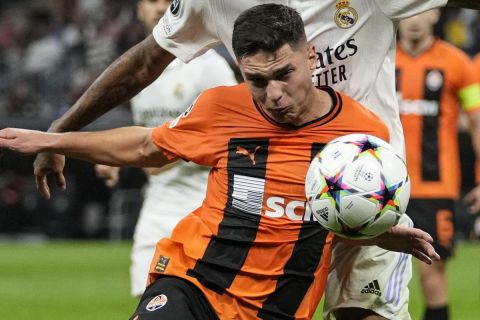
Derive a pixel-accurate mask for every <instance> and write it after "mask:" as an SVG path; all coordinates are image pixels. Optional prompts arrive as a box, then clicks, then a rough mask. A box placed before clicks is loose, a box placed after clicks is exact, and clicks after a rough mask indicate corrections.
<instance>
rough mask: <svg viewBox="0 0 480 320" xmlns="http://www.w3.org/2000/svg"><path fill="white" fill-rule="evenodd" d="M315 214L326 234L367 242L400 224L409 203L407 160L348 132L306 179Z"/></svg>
mask: <svg viewBox="0 0 480 320" xmlns="http://www.w3.org/2000/svg"><path fill="white" fill-rule="evenodd" d="M305 194H306V197H307V202H308V204H309V206H310V209H311V211H312V214H313V215H314V217H315V218H316V220H317V221H318V222H319V223H320V224H321V225H322V226H323V227H324V228H326V229H327V230H330V231H332V232H334V233H335V234H337V235H339V236H342V237H345V238H350V239H367V238H372V237H375V236H377V235H380V234H382V233H383V232H385V231H387V230H388V229H389V228H390V227H393V226H394V225H396V224H397V223H398V221H399V219H400V217H401V215H402V214H403V213H405V210H406V208H407V205H408V200H409V198H410V179H409V177H408V173H407V168H406V165H405V162H404V161H403V159H402V158H401V157H400V156H399V155H398V154H397V153H396V152H395V151H394V150H393V148H392V147H391V146H390V145H389V144H388V143H386V142H385V141H383V140H381V139H379V138H376V137H374V136H370V135H366V134H350V135H346V136H342V137H340V138H337V139H335V140H332V141H331V142H329V143H328V144H327V145H326V146H325V147H324V148H323V149H322V151H321V152H319V153H318V154H317V155H316V156H315V158H314V159H313V160H312V162H311V164H310V167H309V169H308V172H307V176H306V179H305Z"/></svg>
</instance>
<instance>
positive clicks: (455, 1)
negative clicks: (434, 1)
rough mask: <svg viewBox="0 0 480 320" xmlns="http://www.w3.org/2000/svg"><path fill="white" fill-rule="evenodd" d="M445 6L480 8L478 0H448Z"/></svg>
mask: <svg viewBox="0 0 480 320" xmlns="http://www.w3.org/2000/svg"><path fill="white" fill-rule="evenodd" d="M447 7H457V8H465V9H476V10H480V1H478V0H448V2H447Z"/></svg>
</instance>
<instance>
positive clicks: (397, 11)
mask: <svg viewBox="0 0 480 320" xmlns="http://www.w3.org/2000/svg"><path fill="white" fill-rule="evenodd" d="M263 2H264V1H260V0H248V1H247V0H245V1H231V0H221V1H208V0H175V1H174V2H173V3H172V5H171V6H170V9H169V10H168V12H167V13H166V14H165V16H164V17H163V18H162V19H161V20H160V21H159V23H158V25H157V26H156V27H155V29H154V30H153V33H152V35H151V36H149V37H147V38H146V39H145V40H144V41H142V42H141V43H139V44H138V45H136V46H135V47H133V48H132V49H130V50H129V51H127V52H126V53H125V54H124V55H122V56H121V57H120V58H119V59H117V61H116V62H114V63H113V64H112V65H111V66H110V67H109V68H108V69H107V70H106V71H105V72H104V73H103V74H102V75H101V76H100V77H99V78H98V79H97V80H96V81H95V82H94V83H93V84H92V86H91V87H90V88H89V89H88V90H87V91H86V92H85V93H84V95H82V97H81V98H80V99H79V100H78V101H77V102H76V103H75V104H74V105H73V106H72V108H71V109H70V110H69V111H68V112H67V113H66V114H64V115H63V116H62V117H61V118H60V119H58V120H56V121H54V123H53V124H52V126H51V127H50V131H53V132H62V131H72V130H78V129H79V128H82V127H83V126H85V125H86V124H88V123H90V122H91V121H93V120H94V119H95V118H97V117H98V116H99V115H101V114H103V113H105V112H106V111H108V110H109V109H111V108H113V107H114V106H116V105H118V104H119V103H120V102H122V101H124V100H126V99H129V98H131V97H133V96H134V95H135V94H136V93H138V92H139V91H140V90H141V89H142V88H143V87H145V86H146V85H148V84H149V83H150V82H152V81H153V80H154V79H156V78H157V77H158V75H159V74H160V73H161V72H162V70H163V69H164V68H165V66H166V65H167V64H168V63H169V62H170V61H171V60H172V59H173V58H174V56H177V57H179V58H180V59H182V60H183V61H189V60H190V59H192V58H193V57H196V56H199V55H201V54H202V53H203V52H205V51H206V50H207V49H209V48H211V47H214V46H216V45H218V44H220V43H222V42H223V44H225V46H226V47H227V48H228V50H229V51H230V53H232V54H233V50H232V45H231V37H232V30H233V21H234V20H235V18H236V17H237V16H238V15H239V14H240V13H241V12H242V11H244V10H245V9H248V8H250V7H252V6H254V5H256V4H259V3H263ZM275 2H276V3H283V4H288V5H290V6H292V7H293V8H295V9H297V10H298V11H299V12H300V14H301V16H302V19H303V21H305V28H306V33H307V39H308V40H309V41H311V42H312V43H313V44H314V45H315V48H316V55H317V62H316V66H315V70H314V71H313V73H312V78H311V79H312V80H313V81H314V83H315V84H317V85H330V86H332V87H334V88H335V89H336V90H339V91H344V92H346V93H347V94H349V95H350V96H351V97H353V98H354V99H356V100H357V101H359V102H360V103H362V104H363V105H365V106H367V107H368V108H371V109H372V110H373V111H374V112H375V113H376V114H377V115H378V116H379V117H380V118H381V119H382V120H383V121H385V122H386V123H387V126H388V128H389V133H390V137H391V143H392V145H393V146H394V147H395V148H396V149H397V151H398V152H400V153H403V152H404V143H403V136H402V128H401V123H400V117H399V115H398V104H397V101H396V93H395V82H394V74H395V73H394V72H395V64H394V61H395V43H396V41H395V34H396V29H397V25H398V22H399V21H400V20H401V19H403V18H406V17H409V16H412V15H415V14H418V13H420V12H423V11H425V10H428V9H431V8H434V7H439V6H443V5H446V4H447V0H428V1H427V0H402V1H392V0H389V1H385V0H384V1H378V0H376V1H361V0H350V1H349V0H324V1H317V0H293V1H291V0H277V1H275ZM448 4H449V5H459V6H464V7H471V8H476V9H480V2H479V1H476V0H470V1H469V0H449V1H448ZM63 167H64V158H63V157H61V156H59V155H51V154H42V155H39V156H38V157H37V159H36V161H35V168H34V173H35V176H36V181H37V186H38V189H39V191H40V192H41V194H42V195H44V196H45V197H47V198H48V197H50V188H49V186H48V183H47V176H48V175H49V174H52V175H53V176H54V177H55V180H56V181H57V184H58V185H59V186H60V187H61V188H65V179H64V176H63V173H62V172H63ZM405 223H406V222H405ZM342 258H347V260H348V263H349V264H350V267H349V268H348V269H345V270H348V272H343V273H342V272H341V270H340V269H339V268H337V266H339V265H346V262H345V261H344V262H342V263H336V261H337V259H338V261H340V260H342ZM333 260H334V261H333V263H332V276H331V278H332V281H329V284H331V286H329V287H328V288H327V290H326V303H325V309H326V314H327V317H328V314H332V317H333V316H334V315H333V313H334V312H336V310H337V309H338V308H341V309H345V308H355V309H347V310H346V313H347V314H349V315H351V314H354V313H357V312H359V313H360V318H362V317H364V314H365V311H364V310H363V309H368V310H372V311H371V313H372V316H375V315H381V316H383V317H385V318H392V317H393V315H394V314H398V313H399V310H400V309H404V310H405V309H406V308H407V301H405V299H407V298H408V287H407V284H408V281H409V279H410V277H411V263H410V256H406V257H404V256H402V255H401V254H398V253H392V252H385V251H384V250H381V249H380V248H378V247H375V246H369V247H357V246H351V245H346V244H344V243H342V242H338V243H335V252H334V254H333ZM372 260H375V261H380V262H379V263H377V264H376V266H377V267H378V270H377V271H372V266H371V265H370V264H369V261H372ZM404 265H405V268H403V266H404ZM386 266H388V267H386ZM398 268H400V270H404V272H403V274H404V276H403V277H402V281H399V282H398V286H397V288H398V289H397V290H395V294H394V295H395V297H396V296H401V301H397V300H396V299H393V300H391V301H386V300H385V297H386V295H385V294H383V295H375V294H364V293H362V289H363V288H364V287H365V286H366V285H369V284H370V283H372V282H373V281H374V280H377V282H379V287H380V290H379V291H382V292H385V291H388V286H389V280H388V279H389V278H391V277H394V274H397V273H398ZM351 270H355V272H351ZM367 270H368V271H367ZM389 272H393V273H391V274H389ZM376 274H381V275H382V279H383V281H382V279H377V278H376V277H373V275H376ZM367 276H368V278H366V277H367ZM338 288H341V289H342V291H339V289H338ZM344 288H348V289H344ZM358 308H360V309H358Z"/></svg>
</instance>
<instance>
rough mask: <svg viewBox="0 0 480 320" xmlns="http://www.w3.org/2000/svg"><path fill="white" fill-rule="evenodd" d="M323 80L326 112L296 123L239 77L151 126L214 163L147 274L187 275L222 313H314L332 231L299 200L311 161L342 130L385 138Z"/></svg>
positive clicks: (181, 149)
mask: <svg viewBox="0 0 480 320" xmlns="http://www.w3.org/2000/svg"><path fill="white" fill-rule="evenodd" d="M322 90H326V91H327V92H329V94H330V95H331V96H332V98H333V100H334V101H335V104H334V105H333V106H332V108H331V110H330V112H329V113H328V114H327V115H325V116H324V117H322V118H320V119H318V120H316V121H312V122H311V123H308V124H306V125H304V126H302V127H298V128H294V127H288V128H287V127H282V126H279V125H277V124H275V123H274V122H272V121H271V120H270V119H268V117H266V115H265V114H263V113H262V112H261V111H260V110H259V109H257V107H256V106H255V104H254V103H253V99H252V97H251V95H250V94H249V92H248V89H247V87H246V86H245V85H244V84H242V85H238V86H234V87H219V88H215V89H211V90H208V91H205V92H204V93H203V94H202V95H201V96H200V97H199V99H198V100H197V102H196V103H195V105H194V106H193V108H192V109H191V110H190V112H189V113H188V114H184V115H182V116H180V117H179V118H178V119H176V120H175V121H172V122H171V123H167V124H165V125H164V126H162V127H159V128H156V129H154V131H153V134H152V139H153V141H154V143H155V144H156V145H157V146H158V147H159V148H161V149H162V150H163V151H164V152H165V153H166V154H167V155H168V156H170V157H179V158H183V159H187V160H190V161H194V162H196V163H199V164H203V165H208V166H211V167H212V170H211V171H210V175H209V180H208V188H207V194H206V198H205V200H204V202H203V204H202V206H201V207H200V208H198V209H197V210H195V211H194V212H192V213H191V214H190V215H189V216H187V217H186V218H185V219H183V220H182V221H181V222H180V223H179V224H178V225H177V226H176V227H175V229H174V230H173V232H172V235H171V237H170V238H169V239H163V240H161V241H159V242H158V244H157V249H156V253H155V257H154V259H153V260H152V264H151V269H150V271H151V272H150V281H153V280H154V279H155V278H156V277H157V276H158V275H161V274H167V275H173V276H178V277H182V278H184V279H187V280H189V281H192V282H193V283H195V284H196V285H197V286H198V287H199V288H200V290H202V291H203V292H204V294H205V296H206V297H207V299H208V300H209V301H210V303H211V304H212V306H213V308H214V309H215V311H216V312H217V314H218V316H219V317H220V318H221V319H279V318H285V319H310V318H311V317H312V316H313V313H314V312H315V309H316V306H317V304H318V302H319V300H320V297H321V295H322V294H323V290H324V286H325V282H326V276H327V274H328V268H329V261H330V245H331V235H329V234H328V232H326V230H324V229H323V228H321V227H320V225H319V224H318V223H317V222H316V221H315V220H314V217H313V215H312V213H311V212H310V210H309V209H308V208H307V206H306V199H305V195H304V179H305V175H306V171H307V169H308V166H309V164H310V161H311V159H312V158H313V156H314V155H315V154H316V153H317V152H318V151H319V150H321V148H322V147H323V146H324V145H325V144H326V143H327V142H329V141H330V140H332V139H334V138H336V137H338V136H341V135H345V134H349V133H367V134H372V135H375V136H377V137H380V138H382V139H384V140H386V141H388V140H389V136H388V129H387V127H386V126H385V124H384V123H383V122H382V121H381V120H379V118H378V117H376V116H375V115H374V114H373V113H371V112H370V111H368V110H367V109H365V108H363V107H362V106H360V105H359V104H358V103H356V102H355V101H353V100H352V99H350V98H349V97H347V96H344V95H342V94H338V93H336V92H334V91H333V90H332V89H330V88H323V89H322ZM186 197H188V195H187V196H186ZM186 201H188V199H186Z"/></svg>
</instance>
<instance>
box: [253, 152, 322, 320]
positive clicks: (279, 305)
mask: <svg viewBox="0 0 480 320" xmlns="http://www.w3.org/2000/svg"><path fill="white" fill-rule="evenodd" d="M324 146H325V144H321V143H314V144H313V145H312V150H311V158H312V159H313V157H314V156H315V155H316V154H317V153H318V152H319V151H320V150H322V149H323V147H324ZM327 235H328V231H327V230H325V229H324V228H322V227H321V226H320V224H319V223H318V222H316V221H304V222H303V225H302V228H301V230H300V232H299V235H298V240H297V242H296V243H295V247H294V248H293V251H292V255H291V257H290V259H289V260H288V261H287V263H286V264H285V268H284V270H283V275H282V276H280V277H279V279H278V281H277V285H276V288H275V291H274V292H272V294H270V295H269V296H268V298H267V299H266V300H265V302H264V303H263V306H262V309H260V311H259V312H258V317H259V318H260V319H264V320H276V319H292V320H293V319H295V313H296V312H297V309H298V307H299V306H300V304H301V302H302V301H303V298H304V297H305V294H306V293H307V291H308V289H309V288H310V286H311V284H312V283H313V280H314V278H315V276H314V274H315V271H316V269H317V267H318V264H319V263H320V259H321V258H322V253H323V247H324V245H325V241H326V238H327Z"/></svg>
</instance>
